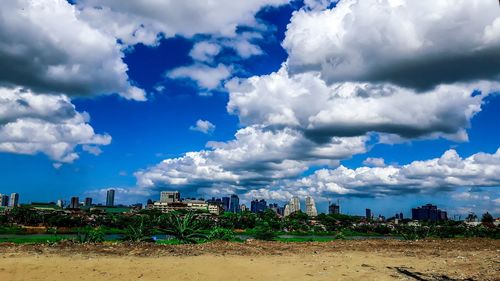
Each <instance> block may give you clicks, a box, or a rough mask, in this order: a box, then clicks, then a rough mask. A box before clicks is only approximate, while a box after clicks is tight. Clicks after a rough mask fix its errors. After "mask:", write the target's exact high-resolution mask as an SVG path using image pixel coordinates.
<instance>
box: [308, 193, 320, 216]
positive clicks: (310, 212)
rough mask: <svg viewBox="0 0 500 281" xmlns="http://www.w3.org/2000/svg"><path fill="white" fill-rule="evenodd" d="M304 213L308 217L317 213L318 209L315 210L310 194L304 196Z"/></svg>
mask: <svg viewBox="0 0 500 281" xmlns="http://www.w3.org/2000/svg"><path fill="white" fill-rule="evenodd" d="M306 214H307V215H308V216H310V217H315V216H317V215H318V210H316V204H315V203H314V199H313V198H312V197H311V196H307V197H306Z"/></svg>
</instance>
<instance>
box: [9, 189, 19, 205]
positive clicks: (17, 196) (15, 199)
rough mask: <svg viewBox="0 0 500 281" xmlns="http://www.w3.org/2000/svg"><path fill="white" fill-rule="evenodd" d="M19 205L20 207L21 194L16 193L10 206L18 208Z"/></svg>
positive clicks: (12, 196)
mask: <svg viewBox="0 0 500 281" xmlns="http://www.w3.org/2000/svg"><path fill="white" fill-rule="evenodd" d="M18 205H19V194H17V193H15V192H14V193H12V194H11V195H10V202H9V206H11V207H17V206H18Z"/></svg>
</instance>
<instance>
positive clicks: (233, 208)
mask: <svg viewBox="0 0 500 281" xmlns="http://www.w3.org/2000/svg"><path fill="white" fill-rule="evenodd" d="M229 212H231V213H239V212H240V198H239V197H238V195H236V194H233V195H231V198H230V200H229Z"/></svg>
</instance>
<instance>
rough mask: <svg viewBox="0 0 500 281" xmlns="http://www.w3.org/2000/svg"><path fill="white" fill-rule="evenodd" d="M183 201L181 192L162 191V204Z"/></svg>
mask: <svg viewBox="0 0 500 281" xmlns="http://www.w3.org/2000/svg"><path fill="white" fill-rule="evenodd" d="M180 201H181V193H180V192H179V191H162V192H160V202H161V203H174V202H180Z"/></svg>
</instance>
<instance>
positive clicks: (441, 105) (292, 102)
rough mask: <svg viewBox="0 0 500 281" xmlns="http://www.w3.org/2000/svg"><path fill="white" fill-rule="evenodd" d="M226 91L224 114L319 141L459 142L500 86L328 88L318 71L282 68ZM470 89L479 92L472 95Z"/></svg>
mask: <svg viewBox="0 0 500 281" xmlns="http://www.w3.org/2000/svg"><path fill="white" fill-rule="evenodd" d="M226 88H227V89H228V90H229V91H230V100H229V103H228V106H227V108H228V111H229V112H231V113H234V114H237V115H238V117H239V118H240V121H241V122H242V124H244V125H252V124H262V125H265V126H269V127H283V126H287V127H294V128H299V129H301V130H303V131H304V132H305V134H306V135H307V136H308V137H309V138H311V139H314V140H316V141H318V142H321V141H322V140H323V139H325V138H326V139H328V138H329V137H331V136H356V135H364V134H366V133H369V132H380V133H389V134H396V135H399V136H401V137H403V138H418V137H423V136H434V137H436V136H442V137H446V138H449V139H453V140H462V141H463V140H467V133H466V132H465V129H466V128H468V126H469V122H470V119H471V118H472V116H474V114H475V113H477V112H479V111H480V110H481V104H482V100H483V98H484V97H485V96H487V95H488V94H489V93H490V92H492V91H495V90H498V89H500V85H499V84H498V83H494V82H487V81H482V82H476V83H470V84H452V85H440V86H439V87H436V88H435V89H433V90H430V91H427V92H424V93H416V92H415V91H414V90H411V89H409V88H402V87H399V86H396V85H392V84H371V83H354V82H344V83H335V84H332V85H328V84H327V83H325V82H324V81H323V80H322V79H321V77H320V74H319V73H317V72H306V73H301V74H296V75H290V74H289V73H288V68H287V66H286V65H284V66H283V67H282V68H281V69H280V70H279V71H278V72H275V73H272V74H269V75H263V76H254V77H251V78H249V79H243V80H241V79H233V80H231V81H230V82H228V83H227V84H226ZM474 91H481V92H482V93H483V94H482V95H478V94H476V95H473V94H472V93H473V92H474ZM304 105H307V106H304Z"/></svg>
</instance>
